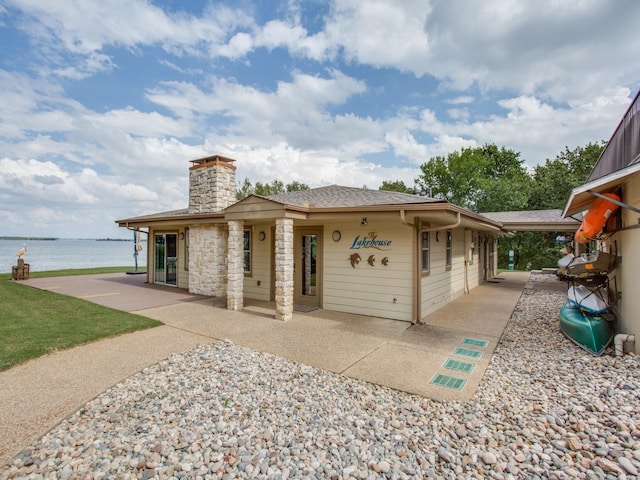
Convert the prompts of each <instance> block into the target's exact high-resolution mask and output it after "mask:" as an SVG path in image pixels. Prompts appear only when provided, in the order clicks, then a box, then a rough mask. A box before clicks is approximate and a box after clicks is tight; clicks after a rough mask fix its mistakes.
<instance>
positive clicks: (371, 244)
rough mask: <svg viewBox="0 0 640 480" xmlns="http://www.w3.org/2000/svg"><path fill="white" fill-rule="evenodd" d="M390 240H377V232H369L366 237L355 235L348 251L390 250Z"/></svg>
mask: <svg viewBox="0 0 640 480" xmlns="http://www.w3.org/2000/svg"><path fill="white" fill-rule="evenodd" d="M391 242H392V240H384V239H379V238H378V233H377V232H369V233H368V234H367V235H366V236H360V235H356V237H355V238H354V239H353V243H352V244H351V246H350V247H349V249H350V250H360V249H361V248H374V249H376V250H382V251H386V250H391Z"/></svg>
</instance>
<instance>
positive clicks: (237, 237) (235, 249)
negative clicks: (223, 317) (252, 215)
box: [227, 220, 244, 310]
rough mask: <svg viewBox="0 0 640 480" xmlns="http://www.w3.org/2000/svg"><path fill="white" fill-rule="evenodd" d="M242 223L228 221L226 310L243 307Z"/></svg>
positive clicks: (240, 221)
mask: <svg viewBox="0 0 640 480" xmlns="http://www.w3.org/2000/svg"><path fill="white" fill-rule="evenodd" d="M243 260H244V222H243V221H242V220H239V221H238V220H230V221H229V248H228V253H227V265H228V274H227V277H228V282H227V310H242V307H243V305H244V302H243V300H244V262H243Z"/></svg>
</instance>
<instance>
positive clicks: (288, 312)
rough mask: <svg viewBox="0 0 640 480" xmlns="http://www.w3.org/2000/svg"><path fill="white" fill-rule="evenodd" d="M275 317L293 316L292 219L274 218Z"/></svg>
mask: <svg viewBox="0 0 640 480" xmlns="http://www.w3.org/2000/svg"><path fill="white" fill-rule="evenodd" d="M275 267H276V269H275V270H276V319H277V320H283V321H286V320H291V319H292V318H293V220H292V219H291V218H277V219H276V265H275Z"/></svg>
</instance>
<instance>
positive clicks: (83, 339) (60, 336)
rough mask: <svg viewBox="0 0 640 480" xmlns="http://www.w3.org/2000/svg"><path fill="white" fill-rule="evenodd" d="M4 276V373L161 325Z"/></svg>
mask: <svg viewBox="0 0 640 480" xmlns="http://www.w3.org/2000/svg"><path fill="white" fill-rule="evenodd" d="M127 269H128V268H127V267H113V268H96V269H82V270H57V271H49V272H33V273H30V275H29V276H30V277H51V276H65V275H66V276H68V275H82V274H96V273H112V272H124V271H126V270H127ZM10 279H11V274H0V298H1V299H2V301H1V302H0V371H3V370H7V369H9V368H11V367H13V366H15V365H18V364H20V363H23V362H25V361H27V360H30V359H32V358H37V357H40V356H42V355H46V354H48V353H52V352H55V351H56V350H64V349H68V348H71V347H74V346H76V345H80V344H83V343H88V342H92V341H95V340H99V339H102V338H107V337H112V336H115V335H120V334H123V333H129V332H134V331H136V330H142V329H145V328H151V327H155V326H158V325H162V322H158V321H156V320H151V319H149V318H145V317H142V316H140V315H133V314H131V313H127V312H122V311H120V310H114V309H112V308H108V307H103V306H101V305H97V304H94V303H91V302H88V301H86V300H81V299H79V298H75V297H70V296H67V295H60V294H57V293H53V292H49V291H46V290H39V289H37V288H33V287H30V286H28V285H24V284H21V283H18V282H13V281H11V280H10Z"/></svg>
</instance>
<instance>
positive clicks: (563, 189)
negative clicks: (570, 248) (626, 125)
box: [498, 142, 605, 270]
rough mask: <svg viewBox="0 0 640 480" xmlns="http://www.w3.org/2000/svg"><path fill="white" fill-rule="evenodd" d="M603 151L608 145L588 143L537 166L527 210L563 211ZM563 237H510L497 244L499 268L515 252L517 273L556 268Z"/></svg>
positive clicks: (526, 234) (540, 234)
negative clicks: (559, 239)
mask: <svg viewBox="0 0 640 480" xmlns="http://www.w3.org/2000/svg"><path fill="white" fill-rule="evenodd" d="M604 147H605V142H600V143H588V144H587V145H586V146H584V147H577V148H575V149H574V150H569V148H567V147H565V149H564V151H562V152H561V153H559V154H558V155H557V156H556V158H555V159H554V160H553V161H551V160H549V159H547V160H546V162H545V164H544V165H538V166H536V167H535V169H534V172H533V177H532V185H531V194H530V196H529V201H528V202H527V209H528V210H547V209H561V208H563V207H564V205H565V203H566V201H567V199H568V198H569V194H570V193H571V190H572V189H573V188H575V187H577V186H579V185H582V184H583V183H584V182H585V180H586V179H587V177H588V176H589V173H590V172H591V169H592V168H593V165H595V163H596V161H597V160H598V158H599V157H600V154H601V153H602V150H604ZM564 234H565V232H537V233H533V232H517V233H516V234H514V235H512V236H509V237H501V238H500V239H499V240H498V247H499V253H498V266H500V267H501V268H506V267H507V265H508V263H509V260H508V252H509V250H513V251H514V252H515V253H516V255H515V259H514V260H515V262H514V263H515V267H514V268H516V269H523V270H526V269H529V268H543V267H553V266H555V265H556V264H557V261H558V257H559V250H560V247H561V245H559V244H558V243H557V242H556V241H555V239H556V237H557V236H558V235H564Z"/></svg>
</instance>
